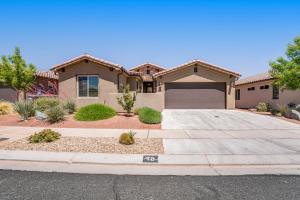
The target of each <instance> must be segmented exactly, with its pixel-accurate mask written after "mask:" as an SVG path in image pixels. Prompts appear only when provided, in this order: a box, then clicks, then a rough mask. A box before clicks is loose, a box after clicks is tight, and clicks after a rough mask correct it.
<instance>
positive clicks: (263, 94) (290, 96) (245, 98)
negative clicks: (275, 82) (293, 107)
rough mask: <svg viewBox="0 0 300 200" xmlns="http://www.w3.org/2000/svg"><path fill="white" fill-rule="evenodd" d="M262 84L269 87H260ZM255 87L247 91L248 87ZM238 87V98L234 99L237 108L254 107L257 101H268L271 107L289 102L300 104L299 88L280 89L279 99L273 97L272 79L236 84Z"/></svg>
mask: <svg viewBox="0 0 300 200" xmlns="http://www.w3.org/2000/svg"><path fill="white" fill-rule="evenodd" d="M262 85H269V89H260V86H262ZM250 87H255V90H254V91H248V88H250ZM236 88H237V89H240V97H241V98H240V100H236V107H237V108H255V106H256V105H257V104H258V103H259V102H265V103H269V104H270V105H271V106H273V107H278V105H287V104H289V103H295V104H300V90H296V91H291V90H284V91H282V90H280V91H279V99H273V86H272V81H262V82H257V83H252V84H246V85H238V86H236Z"/></svg>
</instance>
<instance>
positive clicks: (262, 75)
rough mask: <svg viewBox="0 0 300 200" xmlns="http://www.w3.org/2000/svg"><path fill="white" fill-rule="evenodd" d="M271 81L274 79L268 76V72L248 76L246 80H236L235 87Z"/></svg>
mask: <svg viewBox="0 0 300 200" xmlns="http://www.w3.org/2000/svg"><path fill="white" fill-rule="evenodd" d="M272 79H274V78H273V77H272V76H271V75H270V74H269V72H265V73H260V74H256V75H254V76H249V77H247V78H243V79H241V80H238V81H236V82H235V85H244V84H249V83H256V82H260V81H267V80H272Z"/></svg>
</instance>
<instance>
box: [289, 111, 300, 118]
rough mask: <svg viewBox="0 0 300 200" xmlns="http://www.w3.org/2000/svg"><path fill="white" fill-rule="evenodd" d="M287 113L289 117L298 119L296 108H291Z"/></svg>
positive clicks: (299, 116)
mask: <svg viewBox="0 0 300 200" xmlns="http://www.w3.org/2000/svg"><path fill="white" fill-rule="evenodd" d="M287 115H288V117H289V118H292V119H296V120H300V112H299V111H297V110H291V111H290V112H288V114H287Z"/></svg>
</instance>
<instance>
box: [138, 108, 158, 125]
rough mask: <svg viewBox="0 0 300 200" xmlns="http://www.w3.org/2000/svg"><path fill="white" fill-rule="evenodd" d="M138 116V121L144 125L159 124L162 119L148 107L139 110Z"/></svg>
mask: <svg viewBox="0 0 300 200" xmlns="http://www.w3.org/2000/svg"><path fill="white" fill-rule="evenodd" d="M138 114H139V120H140V121H141V122H143V123H145V124H159V123H160V122H161V119H162V116H161V113H160V112H159V111H156V110H154V109H152V108H148V107H143V108H140V109H139V111H138Z"/></svg>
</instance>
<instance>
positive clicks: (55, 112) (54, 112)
mask: <svg viewBox="0 0 300 200" xmlns="http://www.w3.org/2000/svg"><path fill="white" fill-rule="evenodd" d="M46 114H47V120H48V121H49V122H50V123H56V122H59V121H62V120H64V116H65V113H64V111H63V109H62V108H61V107H60V106H55V107H52V108H49V109H47V110H46Z"/></svg>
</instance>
